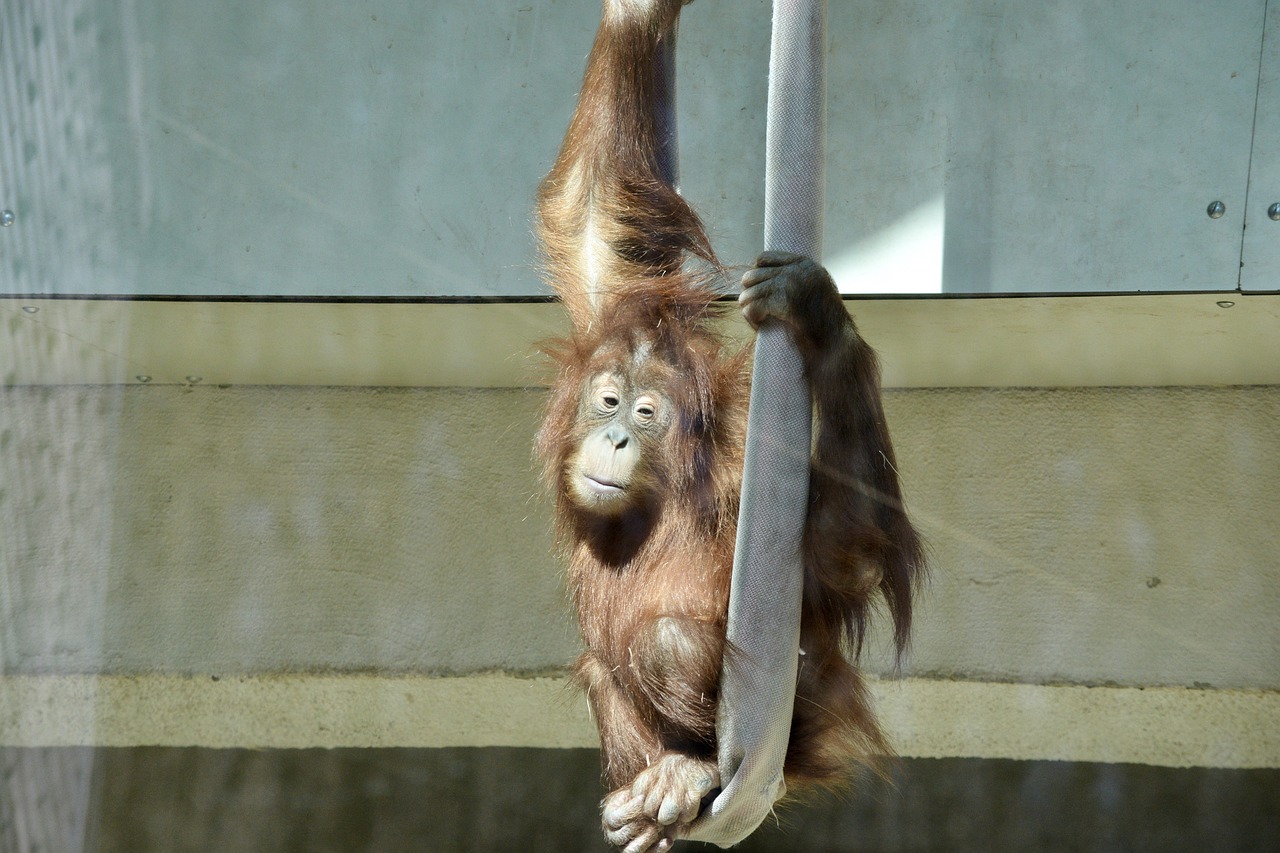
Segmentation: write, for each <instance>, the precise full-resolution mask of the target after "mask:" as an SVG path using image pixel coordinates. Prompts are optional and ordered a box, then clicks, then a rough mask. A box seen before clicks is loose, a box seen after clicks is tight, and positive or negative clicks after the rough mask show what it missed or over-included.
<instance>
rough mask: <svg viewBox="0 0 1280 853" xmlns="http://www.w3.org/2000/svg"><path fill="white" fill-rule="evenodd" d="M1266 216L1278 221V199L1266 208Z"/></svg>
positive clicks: (1279, 204) (1279, 212)
mask: <svg viewBox="0 0 1280 853" xmlns="http://www.w3.org/2000/svg"><path fill="white" fill-rule="evenodd" d="M1267 216H1269V217H1271V219H1272V221H1274V222H1280V201H1277V202H1276V203H1275V204H1273V205H1271V206H1270V207H1268V208H1267Z"/></svg>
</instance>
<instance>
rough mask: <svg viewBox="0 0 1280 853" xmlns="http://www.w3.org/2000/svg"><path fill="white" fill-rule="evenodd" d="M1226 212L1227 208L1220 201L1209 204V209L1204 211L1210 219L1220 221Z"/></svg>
mask: <svg viewBox="0 0 1280 853" xmlns="http://www.w3.org/2000/svg"><path fill="white" fill-rule="evenodd" d="M1226 212H1227V206H1226V205H1225V204H1223V203H1222V202H1220V201H1213V202H1210V203H1209V207H1208V208H1207V209H1206V210H1205V213H1207V214H1209V218H1210V219H1221V218H1222V214H1224V213H1226Z"/></svg>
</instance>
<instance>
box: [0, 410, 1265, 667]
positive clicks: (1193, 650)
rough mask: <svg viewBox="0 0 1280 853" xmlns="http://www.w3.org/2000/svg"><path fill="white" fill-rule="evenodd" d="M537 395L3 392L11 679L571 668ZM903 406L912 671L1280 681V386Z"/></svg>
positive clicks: (3, 546)
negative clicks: (920, 594)
mask: <svg viewBox="0 0 1280 853" xmlns="http://www.w3.org/2000/svg"><path fill="white" fill-rule="evenodd" d="M541 398H542V397H541V393H540V392H537V391H523V390H491V391H467V390H378V389H325V388H315V389H299V388H226V389H222V388H210V387H197V388H182V387H172V386H167V387H151V388H139V387H130V388H119V387H113V388H106V387H60V388H8V389H4V390H3V391H0V518H3V519H5V524H4V533H3V536H2V537H0V577H2V578H3V582H4V586H3V587H0V589H2V590H3V592H4V597H3V601H2V605H0V606H2V607H3V612H2V613H0V624H2V625H3V629H2V630H3V634H2V635H0V636H2V637H3V646H2V647H0V654H3V658H2V659H3V665H4V669H5V671H6V672H8V673H28V674H40V673H61V674H68V673H96V672H110V673H264V672H265V673H270V672H282V671H285V672H296V671H314V670H340V671H365V670H374V671H384V672H385V671H392V672H429V673H466V672H476V671H485V670H502V671H508V672H519V673H538V672H544V671H554V670H557V669H558V668H560V667H563V666H564V665H565V664H566V663H567V662H568V661H569V659H570V658H571V656H572V655H573V654H574V650H575V643H576V640H575V637H574V632H573V629H572V626H571V624H570V621H569V617H568V615H567V612H566V608H565V606H564V603H563V600H562V595H561V590H560V579H559V574H558V568H557V565H556V563H555V561H554V559H553V557H552V555H551V553H550V550H551V546H550V541H549V537H548V533H547V529H548V520H547V506H546V502H545V500H542V499H541V497H540V493H539V487H538V485H537V483H536V481H535V476H534V470H533V463H532V460H531V457H530V450H529V447H530V441H531V437H532V435H533V432H534V430H535V428H536V424H537V418H538V412H539V407H540V405H541ZM887 407H888V414H889V417H890V419H891V424H892V426H893V428H894V431H895V435H896V440H897V443H898V448H899V455H900V459H901V464H902V473H903V476H904V479H905V483H906V491H907V499H908V501H909V503H910V506H911V508H912V510H913V511H914V513H915V515H916V518H917V519H918V520H919V522H920V524H921V526H922V527H923V529H924V532H925V534H926V536H927V537H928V540H929V545H930V549H931V557H932V570H933V575H932V579H931V583H930V585H929V586H928V588H927V589H926V591H925V595H924V599H923V604H922V607H921V611H920V618H919V633H918V635H917V639H916V643H915V646H914V649H913V652H912V654H911V656H910V658H909V660H908V663H907V667H906V671H907V673H908V674H916V675H929V676H942V677H958V678H970V679H985V680H996V681H1018V682H1034V683H1062V682H1066V683H1076V684H1119V685H1131V686H1148V685H1181V686H1204V687H1217V688H1254V689H1267V690H1275V689H1278V688H1280V622H1277V620H1276V618H1275V614H1276V613H1277V612H1280V533H1278V532H1277V530H1278V528H1277V527H1276V525H1275V521H1274V520H1275V519H1276V518H1278V517H1280V476H1278V475H1280V435H1278V434H1277V432H1276V424H1278V423H1280V389H1278V388H1275V387H1267V388H1224V389H1212V390H1210V389H1178V388H1173V389H1158V390H1157V389H1079V390H1058V391H1047V390H1007V391H994V390H945V391H944V390H913V391H894V392H889V393H888V399H887ZM872 660H873V664H874V666H875V668H877V669H883V668H884V667H883V662H882V658H881V656H879V655H877V654H875V652H874V650H873V657H872Z"/></svg>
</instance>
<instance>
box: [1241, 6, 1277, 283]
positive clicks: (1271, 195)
mask: <svg viewBox="0 0 1280 853" xmlns="http://www.w3.org/2000/svg"><path fill="white" fill-rule="evenodd" d="M1245 223H1246V227H1245V232H1244V256H1243V257H1242V258H1241V264H1240V287H1241V289H1243V290H1245V291H1272V292H1274V291H1277V290H1280V3H1272V4H1270V6H1269V7H1268V11H1267V30H1266V40H1265V43H1264V44H1263V56H1262V78H1261V80H1260V81H1259V84H1258V120H1257V127H1256V130H1255V132H1254V136H1253V160H1252V167H1251V168H1250V170H1249V209H1248V211H1246V213H1245Z"/></svg>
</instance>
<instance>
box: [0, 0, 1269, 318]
mask: <svg viewBox="0 0 1280 853" xmlns="http://www.w3.org/2000/svg"><path fill="white" fill-rule="evenodd" d="M586 6H587V7H590V8H583V6H582V5H581V4H573V3H551V4H548V3H528V4H511V3H507V2H499V0H477V2H472V3H466V4H447V5H444V4H423V3H415V2H412V0H386V2H380V3H378V4H375V5H360V6H352V5H351V4H349V3H344V2H340V0H308V2H302V0H225V2H219V3H168V2H160V0H128V2H124V0H31V2H24V3H6V4H5V5H4V8H3V10H2V11H0V15H3V16H4V18H3V39H4V42H3V50H2V51H0V75H3V79H4V85H3V87H0V98H2V99H3V104H2V106H3V112H2V115H3V116H4V118H3V119H0V121H2V122H3V133H0V186H2V188H3V189H2V192H0V206H2V207H3V209H6V210H10V211H12V213H13V214H14V218H13V224H12V225H11V226H9V227H7V228H4V229H2V230H0V240H3V243H2V244H0V246H2V247H3V251H2V260H0V274H2V275H3V283H2V284H0V292H9V293H25V294H33V293H40V294H176V295H187V296H228V295H231V296H241V295H249V296H266V295H286V296H295V297H308V296H318V297H355V298H373V297H392V296H394V297H420V296H469V295H473V296H516V295H530V294H542V293H544V292H545V291H544V289H543V286H542V284H541V283H540V282H539V280H538V277H537V275H536V270H535V262H534V249H533V241H532V238H531V233H530V225H529V215H530V211H531V207H532V195H533V190H534V187H535V186H536V184H537V182H538V180H539V178H540V177H541V175H542V174H543V173H544V172H545V170H546V169H547V167H548V166H549V164H550V162H551V159H552V157H553V156H554V153H555V150H556V146H557V145H558V141H559V137H560V134H561V133H562V132H563V128H564V124H565V120H566V118H567V116H568V113H569V110H570V108H571V106H572V100H573V94H574V92H575V91H576V87H577V82H578V79H579V75H580V74H581V67H582V58H583V56H584V55H585V53H586V51H587V49H588V47H589V45H590V39H591V34H592V31H593V29H594V26H595V11H594V4H586ZM1263 8H1264V0H1247V2H1239V3H1232V4H1227V5H1226V6H1225V7H1223V6H1219V5H1218V4H1204V3H1196V2H1193V0H1176V2H1173V3H1170V2H1168V0H1161V2H1157V1H1156V0H1145V2H1142V3H1131V4H1124V5H1122V6H1120V7H1114V6H1112V5H1111V4H1099V3H1087V4H1081V3H1078V2H1068V0H1055V2H1051V3H1047V4H1011V3H1006V2H1002V0H956V2H953V3H947V4H936V3H924V4H910V3H907V4H893V5H892V6H891V7H887V8H881V7H880V6H878V5H875V4H871V5H868V4H864V3H837V4H832V5H831V10H830V27H829V31H830V32H829V35H830V44H831V49H830V59H829V72H828V73H829V102H830V109H829V116H830V118H829V122H830V126H829V135H828V148H829V155H828V191H827V207H828V209H827V216H826V232H827V233H826V253H827V256H828V260H829V262H830V265H831V266H832V268H833V270H834V272H835V273H836V276H837V279H838V280H839V281H840V282H841V285H842V288H843V289H845V290H846V291H851V292H938V291H948V292H957V293H963V292H999V291H1009V292H1069V291H1137V290H1198V289H1231V288H1234V286H1235V283H1236V278H1237V272H1236V267H1237V263H1238V255H1239V239H1240V227H1241V223H1242V221H1243V214H1244V212H1243V196H1244V189H1245V186H1246V176H1247V169H1248V157H1249V139H1250V131H1251V126H1252V120H1253V108H1254V101H1255V94H1256V90H1257V77H1256V75H1257V69H1258V51H1259V45H1260V37H1259V26H1260V24H1261V21H1262V10H1263ZM686 18H687V20H686V21H685V22H684V24H683V28H682V34H681V56H682V59H681V69H680V75H681V81H680V117H681V122H680V124H681V131H682V140H683V145H682V151H683V157H684V168H683V170H682V174H683V180H684V183H685V191H686V193H687V194H688V195H689V196H690V198H691V199H692V200H693V201H694V202H695V204H696V205H697V206H698V207H699V208H700V209H701V211H702V212H703V213H704V215H705V217H706V219H707V220H708V222H709V223H710V225H711V227H712V230H713V232H714V234H715V236H716V241H717V246H718V248H719V250H720V253H721V255H722V257H723V258H724V259H725V260H726V262H728V263H731V264H738V263H743V262H745V261H747V260H749V259H750V258H751V257H752V256H753V255H754V254H755V252H756V251H757V250H758V248H759V244H760V239H761V238H760V222H761V217H762V213H761V211H762V204H763V201H762V195H763V190H762V180H763V174H762V170H763V137H764V118H765V116H764V99H765V85H764V83H765V69H766V68H767V64H768V57H767V51H768V26H769V21H768V16H767V15H765V14H745V13H739V12H738V11H735V10H729V9H721V8H715V9H712V8H711V4H710V3H709V4H708V9H706V10H703V12H702V13H701V14H696V15H688V16H686ZM1264 103H1268V102H1266V101H1264ZM1256 163H1257V159H1256V158H1255V164H1256ZM1215 200H1221V201H1222V202H1223V203H1224V204H1225V215H1224V216H1223V217H1221V218H1220V219H1216V220H1215V219H1210V218H1209V217H1208V216H1206V214H1205V211H1206V208H1207V205H1208V204H1209V203H1210V202H1212V201H1215Z"/></svg>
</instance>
